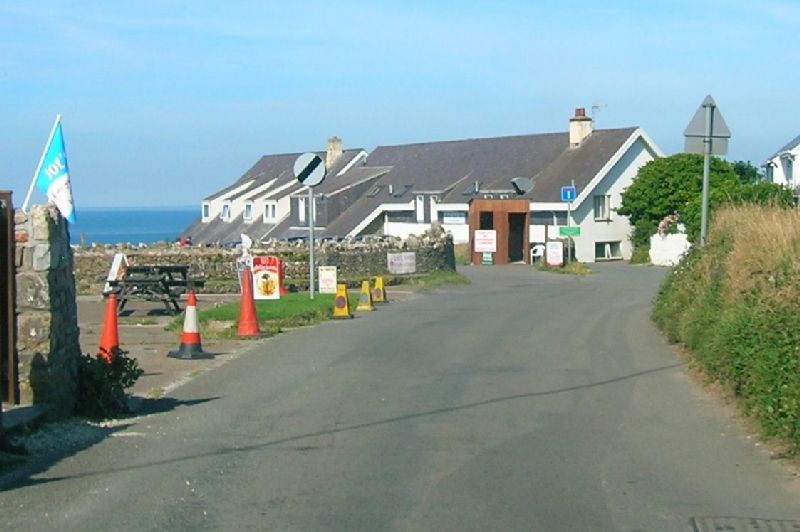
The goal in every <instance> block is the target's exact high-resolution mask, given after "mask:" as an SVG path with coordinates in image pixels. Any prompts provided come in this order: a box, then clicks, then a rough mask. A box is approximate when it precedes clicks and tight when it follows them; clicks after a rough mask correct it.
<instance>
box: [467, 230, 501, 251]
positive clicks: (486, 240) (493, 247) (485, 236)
mask: <svg viewBox="0 0 800 532" xmlns="http://www.w3.org/2000/svg"><path fill="white" fill-rule="evenodd" d="M473 242H474V244H475V245H474V249H475V253H496V252H497V231H495V230H494V229H476V230H475V239H474V241H473Z"/></svg>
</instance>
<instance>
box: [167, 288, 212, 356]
mask: <svg viewBox="0 0 800 532" xmlns="http://www.w3.org/2000/svg"><path fill="white" fill-rule="evenodd" d="M167 356H168V357H172V358H182V359H184V360H190V359H193V358H209V355H208V354H207V353H205V352H203V346H202V345H201V343H200V328H199V327H198V326H197V297H196V296H195V295H194V290H189V297H188V298H187V300H186V314H185V317H184V318H183V334H181V345H180V347H178V350H177V351H170V352H169V353H167Z"/></svg>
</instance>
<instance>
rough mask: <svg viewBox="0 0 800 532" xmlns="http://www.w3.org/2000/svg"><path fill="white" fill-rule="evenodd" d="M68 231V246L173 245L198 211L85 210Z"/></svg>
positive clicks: (193, 209)
mask: <svg viewBox="0 0 800 532" xmlns="http://www.w3.org/2000/svg"><path fill="white" fill-rule="evenodd" d="M75 215H76V218H77V220H76V221H75V223H74V224H71V225H70V227H69V233H70V243H71V244H72V245H85V246H90V245H91V244H92V243H96V244H133V245H136V246H138V245H139V244H147V245H151V244H154V243H156V242H175V239H176V238H177V237H178V236H179V235H180V234H181V233H182V232H183V231H184V230H186V228H187V227H189V226H190V225H191V224H192V223H194V222H195V221H196V220H197V219H198V218H200V207H199V206H191V207H188V206H187V207H116V208H114V207H110V208H109V207H94V208H93V207H85V208H83V209H80V208H79V209H76V211H75Z"/></svg>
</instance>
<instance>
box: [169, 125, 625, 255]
mask: <svg viewBox="0 0 800 532" xmlns="http://www.w3.org/2000/svg"><path fill="white" fill-rule="evenodd" d="M636 130H637V128H635V127H629V128H621V129H605V130H595V131H594V132H593V133H592V134H591V135H590V136H589V137H588V138H586V139H585V140H584V141H583V143H582V144H581V145H580V146H578V147H576V148H570V146H569V134H568V133H566V132H565V133H545V134H536V135H518V136H510V137H495V138H484V139H466V140H455V141H444V142H424V143H416V144H406V145H400V146H379V147H378V148H376V149H375V150H374V151H373V152H372V153H371V154H370V155H369V156H368V157H367V158H366V161H364V162H363V163H361V162H360V163H359V164H357V165H355V166H354V167H352V168H350V169H349V170H348V171H347V172H345V173H344V174H342V175H341V176H336V173H338V172H339V171H340V170H341V169H342V168H344V167H345V166H346V165H347V164H348V163H349V162H350V161H352V160H353V157H355V156H356V155H357V153H360V151H361V150H347V151H345V152H344V153H343V156H342V157H340V158H339V159H338V160H337V161H336V164H335V165H334V168H332V169H331V170H330V171H329V175H331V176H334V177H331V178H326V180H325V181H324V182H323V183H322V184H321V185H320V186H319V187H316V189H315V191H318V192H319V193H322V194H326V195H329V196H330V195H334V194H337V193H339V192H342V191H344V190H347V189H349V188H351V187H353V186H355V185H362V186H361V189H365V191H364V193H363V194H362V195H361V196H360V197H358V198H357V199H355V200H354V201H353V203H352V205H350V206H349V207H348V208H347V209H346V210H344V211H343V212H342V213H341V214H340V215H339V216H337V217H336V218H335V219H332V220H329V222H328V224H327V226H326V227H325V228H324V229H323V230H322V231H321V235H320V236H344V235H347V234H349V233H350V232H352V231H353V229H355V227H356V226H358V224H359V223H361V222H362V221H363V220H364V219H366V218H367V217H368V216H369V215H370V214H371V213H372V212H374V211H375V209H376V208H378V207H379V206H381V205H384V204H392V203H394V204H405V203H409V202H410V201H412V200H413V198H414V195H415V193H417V192H422V191H425V192H431V193H437V194H438V195H439V197H440V202H442V203H459V204H463V203H467V202H469V201H470V200H471V199H474V198H476V197H478V198H479V197H482V195H480V194H478V195H470V194H467V193H465V192H467V190H468V189H470V188H472V187H473V186H474V183H475V182H478V183H479V184H480V190H481V191H486V192H489V191H493V190H494V191H502V190H505V191H511V189H512V187H511V179H512V178H514V177H528V178H532V179H533V180H534V183H535V186H534V188H533V189H532V190H531V191H529V192H528V193H526V194H525V195H522V196H516V197H518V198H525V199H529V200H530V201H535V202H546V203H550V202H558V203H560V200H561V194H560V189H561V187H562V186H564V185H568V184H570V182H571V181H572V180H574V181H575V186H576V188H577V191H578V194H580V193H581V190H583V189H584V188H585V187H586V186H587V185H588V184H589V182H590V181H591V180H592V179H593V178H594V177H595V176H596V175H597V174H598V173H599V172H600V170H601V169H602V168H603V167H604V166H605V165H606V164H607V163H608V161H609V160H610V159H611V158H612V157H613V156H614V154H615V153H617V151H618V150H619V149H620V148H621V147H622V146H623V145H624V144H625V142H626V141H627V140H628V139H630V138H631V135H633V134H634V132H635V131H636ZM345 154H347V156H345ZM298 155H299V154H284V155H272V156H266V157H262V158H261V159H260V160H259V161H258V162H257V163H256V164H255V165H254V166H253V168H251V169H250V170H249V171H248V172H247V173H245V174H244V175H243V176H242V177H241V178H240V179H239V180H238V181H237V183H234V184H233V185H231V186H229V187H227V188H226V189H224V190H223V191H220V192H218V193H217V194H214V195H213V196H210V198H214V197H219V195H220V194H223V193H225V192H226V191H230V190H232V189H233V188H235V187H236V186H238V185H241V184H242V183H243V182H245V181H246V180H247V179H251V178H252V179H255V180H256V182H255V183H254V184H253V185H252V186H251V187H249V190H252V189H253V188H254V187H256V186H259V185H260V184H263V183H266V182H267V181H268V180H269V179H273V178H278V179H279V182H278V183H276V184H275V186H281V184H284V183H286V182H287V180H292V181H295V179H294V175H293V173H292V171H291V168H292V166H293V164H294V161H295V159H296V158H297V157H298ZM320 156H324V154H320ZM367 181H369V187H364V186H363V185H364V183H365V182H367ZM300 189H301V187H300V185H299V184H298V185H297V187H296V188H295V187H289V188H287V189H286V190H284V191H283V192H282V193H281V195H282V196H284V195H287V194H292V193H295V192H298V191H299V190H300ZM361 189H359V190H361ZM390 189H391V191H392V192H390ZM245 193H246V192H245ZM220 226H221V227H220ZM256 226H257V229H259V230H260V229H263V232H262V233H261V235H257V234H252V233H251V231H246V230H245V229H247V228H248V227H250V228H256ZM292 227H293V225H292V221H291V219H290V218H287V219H286V220H283V221H280V222H279V223H278V224H277V225H276V226H265V225H264V224H260V223H258V222H257V223H255V224H252V225H250V224H244V223H243V222H242V221H241V218H237V219H236V220H233V221H231V222H222V221H221V220H219V219H216V220H213V221H212V222H210V223H206V224H199V223H195V224H194V225H193V226H192V227H190V228H189V229H187V231H186V232H185V233H184V234H191V235H192V238H193V239H196V240H195V241H197V242H215V241H219V242H225V241H237V240H239V238H240V236H239V235H240V233H242V232H247V234H248V235H250V236H251V237H253V239H254V240H259V239H260V237H261V236H263V235H264V234H266V233H269V235H268V236H274V237H282V238H287V237H289V236H295V235H294V233H297V230H294V229H291V228H292ZM303 234H304V231H303ZM297 236H301V235H299V234H298V235H297Z"/></svg>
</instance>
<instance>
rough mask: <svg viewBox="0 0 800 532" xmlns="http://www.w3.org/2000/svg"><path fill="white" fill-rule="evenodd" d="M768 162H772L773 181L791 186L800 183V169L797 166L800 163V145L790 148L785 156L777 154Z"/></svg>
mask: <svg viewBox="0 0 800 532" xmlns="http://www.w3.org/2000/svg"><path fill="white" fill-rule="evenodd" d="M792 159H794V160H792ZM768 162H770V163H772V182H773V183H776V184H778V185H784V186H787V187H791V188H795V187H797V186H798V185H800V170H798V168H797V167H798V165H800V146H797V147H795V148H793V149H792V150H789V153H788V154H784V156H783V157H781V156H776V157H773V158H772V159H770V160H769V161H768Z"/></svg>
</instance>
